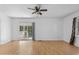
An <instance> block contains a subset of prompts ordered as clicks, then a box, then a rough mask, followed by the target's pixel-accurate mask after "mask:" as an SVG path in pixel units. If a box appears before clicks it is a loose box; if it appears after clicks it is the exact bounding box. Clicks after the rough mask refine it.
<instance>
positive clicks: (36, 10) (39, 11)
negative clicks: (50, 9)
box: [28, 5, 47, 15]
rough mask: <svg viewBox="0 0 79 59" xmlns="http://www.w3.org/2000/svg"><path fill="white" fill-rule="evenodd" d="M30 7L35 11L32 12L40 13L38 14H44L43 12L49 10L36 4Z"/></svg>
mask: <svg viewBox="0 0 79 59" xmlns="http://www.w3.org/2000/svg"><path fill="white" fill-rule="evenodd" d="M28 9H30V10H33V11H34V12H32V14H38V15H42V12H45V11H47V9H41V7H40V5H36V6H35V7H34V8H28Z"/></svg>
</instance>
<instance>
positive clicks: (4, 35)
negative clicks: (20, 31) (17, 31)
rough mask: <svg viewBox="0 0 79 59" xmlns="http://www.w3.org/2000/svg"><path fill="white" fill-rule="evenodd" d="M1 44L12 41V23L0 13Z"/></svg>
mask: <svg viewBox="0 0 79 59" xmlns="http://www.w3.org/2000/svg"><path fill="white" fill-rule="evenodd" d="M0 21H1V22H0V32H1V33H0V44H4V43H7V42H9V41H11V25H10V24H11V22H10V19H9V18H8V17H7V16H6V14H4V13H1V12H0Z"/></svg>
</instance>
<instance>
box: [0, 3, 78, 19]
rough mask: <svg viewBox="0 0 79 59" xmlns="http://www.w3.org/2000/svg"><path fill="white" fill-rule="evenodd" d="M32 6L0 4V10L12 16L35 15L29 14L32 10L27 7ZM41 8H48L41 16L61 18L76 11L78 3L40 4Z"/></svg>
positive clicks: (30, 5)
mask: <svg viewBox="0 0 79 59" xmlns="http://www.w3.org/2000/svg"><path fill="white" fill-rule="evenodd" d="M34 6H35V5H34V4H12V5H10V4H5V5H4V4H1V5H0V11H1V12H4V13H7V15H9V16H14V17H33V16H35V15H32V14H31V13H32V12H33V11H31V10H29V9H27V8H28V7H30V8H33V7H34ZM41 8H46V9H48V11H47V12H43V15H42V16H44V17H53V18H61V17H65V16H67V15H69V14H72V13H75V12H78V11H79V4H42V5H41Z"/></svg>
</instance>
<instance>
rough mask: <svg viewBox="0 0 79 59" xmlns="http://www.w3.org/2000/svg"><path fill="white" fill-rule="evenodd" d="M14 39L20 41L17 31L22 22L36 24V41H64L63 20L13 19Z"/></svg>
mask: <svg viewBox="0 0 79 59" xmlns="http://www.w3.org/2000/svg"><path fill="white" fill-rule="evenodd" d="M11 20H12V24H13V28H12V29H13V31H12V33H13V34H12V35H13V39H19V32H18V29H17V26H18V24H20V22H35V39H36V40H62V26H61V25H62V22H61V19H53V18H32V19H23V18H22V19H18V18H14V19H12V18H11Z"/></svg>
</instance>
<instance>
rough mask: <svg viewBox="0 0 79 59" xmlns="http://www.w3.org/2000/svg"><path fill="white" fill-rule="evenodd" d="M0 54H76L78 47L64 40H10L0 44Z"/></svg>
mask: <svg viewBox="0 0 79 59" xmlns="http://www.w3.org/2000/svg"><path fill="white" fill-rule="evenodd" d="M0 54H1V55H78V54H79V48H77V47H74V46H71V45H69V44H68V43H66V42H64V41H12V42H9V43H7V44H3V45H0Z"/></svg>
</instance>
